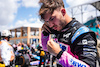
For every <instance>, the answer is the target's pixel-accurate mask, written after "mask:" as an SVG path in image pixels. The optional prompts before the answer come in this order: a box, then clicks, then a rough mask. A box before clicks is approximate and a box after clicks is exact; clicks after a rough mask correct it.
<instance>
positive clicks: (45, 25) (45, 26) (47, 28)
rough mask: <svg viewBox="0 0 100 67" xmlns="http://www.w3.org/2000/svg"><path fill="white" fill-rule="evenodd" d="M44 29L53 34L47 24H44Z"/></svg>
mask: <svg viewBox="0 0 100 67" xmlns="http://www.w3.org/2000/svg"><path fill="white" fill-rule="evenodd" d="M42 29H43V30H46V31H48V32H50V33H51V31H50V28H49V26H48V25H47V24H43V26H42Z"/></svg>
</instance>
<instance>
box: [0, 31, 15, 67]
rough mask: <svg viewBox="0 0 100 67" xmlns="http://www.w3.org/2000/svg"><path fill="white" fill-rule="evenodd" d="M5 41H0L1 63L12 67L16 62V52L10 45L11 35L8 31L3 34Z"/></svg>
mask: <svg viewBox="0 0 100 67" xmlns="http://www.w3.org/2000/svg"><path fill="white" fill-rule="evenodd" d="M1 37H2V38H3V40H1V41H0V62H3V63H4V64H5V66H6V67H10V66H11V65H10V64H11V63H12V61H13V60H14V57H15V56H14V52H13V48H12V46H11V45H10V44H9V42H8V41H9V39H10V37H11V33H10V31H8V30H4V31H2V32H1Z"/></svg>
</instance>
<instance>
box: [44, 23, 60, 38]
mask: <svg viewBox="0 0 100 67" xmlns="http://www.w3.org/2000/svg"><path fill="white" fill-rule="evenodd" d="M42 30H43V34H44V35H45V36H47V35H49V34H57V32H58V31H56V30H54V29H52V28H50V27H49V24H48V23H47V22H45V23H44V24H43V26H42Z"/></svg>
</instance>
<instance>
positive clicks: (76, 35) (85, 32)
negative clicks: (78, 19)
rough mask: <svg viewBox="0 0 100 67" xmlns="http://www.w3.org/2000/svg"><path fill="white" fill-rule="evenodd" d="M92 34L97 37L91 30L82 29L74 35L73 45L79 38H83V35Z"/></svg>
mask: <svg viewBox="0 0 100 67" xmlns="http://www.w3.org/2000/svg"><path fill="white" fill-rule="evenodd" d="M87 33H90V34H91V35H94V36H95V33H94V32H92V31H90V29H89V28H88V27H86V26H82V27H80V28H79V29H78V30H77V31H75V33H74V35H73V36H72V38H71V43H73V42H74V41H75V40H76V39H77V38H78V37H79V36H82V35H83V34H87Z"/></svg>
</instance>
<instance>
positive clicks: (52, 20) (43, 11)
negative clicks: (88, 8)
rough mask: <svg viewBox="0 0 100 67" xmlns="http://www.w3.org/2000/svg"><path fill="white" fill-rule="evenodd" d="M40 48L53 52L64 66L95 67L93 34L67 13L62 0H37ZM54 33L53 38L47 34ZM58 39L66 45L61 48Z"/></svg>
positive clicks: (94, 38)
mask: <svg viewBox="0 0 100 67" xmlns="http://www.w3.org/2000/svg"><path fill="white" fill-rule="evenodd" d="M39 3H40V5H41V7H40V10H39V15H40V17H41V20H43V21H44V22H45V23H44V24H43V26H42V37H41V40H42V41H41V42H42V45H43V49H44V50H45V51H48V52H50V53H51V54H52V55H54V56H56V57H57V59H58V61H59V63H60V64H61V65H62V66H64V67H95V66H96V53H97V51H96V44H97V40H96V36H95V33H94V32H92V31H90V30H89V28H87V27H86V26H84V25H82V24H81V23H79V22H78V21H77V20H75V19H72V18H71V17H69V16H68V14H67V12H66V10H65V8H64V3H63V0H40V1H39ZM50 34H55V35H56V41H55V40H54V39H50V38H49V35H50ZM59 42H61V43H63V44H64V45H67V48H66V51H62V49H61V48H60V46H59Z"/></svg>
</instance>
